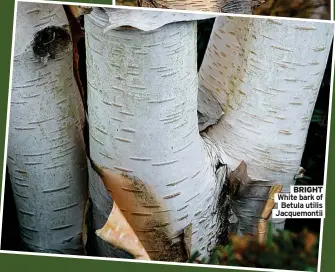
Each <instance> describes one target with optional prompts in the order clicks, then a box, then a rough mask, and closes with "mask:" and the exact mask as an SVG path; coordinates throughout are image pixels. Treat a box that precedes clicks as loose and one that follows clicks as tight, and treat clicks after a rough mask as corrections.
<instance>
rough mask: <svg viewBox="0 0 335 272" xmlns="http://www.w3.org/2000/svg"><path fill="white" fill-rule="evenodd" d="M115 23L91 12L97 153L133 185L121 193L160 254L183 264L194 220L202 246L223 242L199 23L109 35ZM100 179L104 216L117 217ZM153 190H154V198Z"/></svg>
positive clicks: (93, 183) (146, 241)
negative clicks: (200, 111)
mask: <svg viewBox="0 0 335 272" xmlns="http://www.w3.org/2000/svg"><path fill="white" fill-rule="evenodd" d="M139 14H141V13H137V15H139ZM146 16H150V14H149V13H147V14H146ZM128 18H131V16H130V17H128ZM184 19H185V18H184ZM108 24H109V23H108V16H107V15H106V14H104V13H102V12H101V11H98V10H93V12H92V14H90V15H89V16H86V21H85V29H86V48H87V71H88V73H87V74H88V116H89V117H88V118H89V131H90V153H91V154H90V156H91V159H92V160H93V162H94V163H95V164H96V165H98V166H99V167H102V168H104V171H105V172H109V173H113V174H119V175H121V174H124V175H127V178H128V179H129V180H130V181H131V182H128V181H124V182H121V185H120V186H119V188H120V187H122V188H121V189H119V190H118V191H112V196H113V198H114V200H115V201H116V202H117V204H118V206H119V207H120V209H121V210H122V211H123V213H124V215H125V216H126V218H127V220H128V221H129V222H130V224H131V226H132V227H133V228H134V230H135V231H136V233H137V235H138V236H139V238H140V240H141V242H142V244H143V245H144V247H145V248H146V250H147V252H148V253H149V254H150V256H151V258H153V259H159V260H182V259H183V258H184V257H185V256H184V253H183V252H180V249H179V247H181V246H180V245H177V246H176V248H177V249H176V248H174V247H173V246H171V242H175V243H176V242H178V241H180V239H182V236H183V235H182V234H183V233H182V232H183V230H184V229H185V228H186V227H187V226H188V225H189V224H190V223H192V232H193V236H192V248H196V249H199V250H201V251H202V253H205V254H207V253H208V252H207V247H208V248H211V246H210V245H209V244H210V243H211V242H212V245H214V239H215V238H216V228H217V224H216V221H215V218H216V217H215V215H214V214H213V213H212V212H214V211H215V205H216V201H217V198H215V197H213V196H214V194H215V193H216V192H217V191H218V190H217V188H216V185H217V184H216V182H215V175H214V165H213V164H212V163H211V158H210V156H209V155H208V154H207V149H206V146H205V144H204V141H203V140H202V138H201V137H200V135H199V132H198V120H197V91H198V79H197V65H196V51H197V50H196V22H194V21H191V22H181V23H172V24H168V25H165V26H162V27H161V28H158V29H156V30H153V31H149V32H145V31H141V30H137V29H131V30H109V31H107V32H104V29H105V27H106V26H107V25H108ZM94 176H95V178H94ZM123 177H124V176H123ZM116 180H117V179H116V178H115V180H114V181H113V182H114V183H116V182H117V181H116ZM138 180H140V181H138ZM99 182H100V183H101V181H99V177H98V176H97V175H96V174H95V175H94V174H93V176H92V175H91V177H90V188H91V189H90V194H91V197H92V199H93V204H94V205H93V206H94V209H95V210H96V212H95V215H94V216H95V217H97V218H98V217H99V216H101V215H103V214H104V217H105V220H107V216H108V212H106V206H104V204H102V203H103V201H105V200H104V199H107V196H106V195H108V194H106V191H105V192H103V188H102V187H101V185H99ZM135 185H138V186H140V185H141V186H143V188H141V189H139V188H135V189H134V188H133V186H135ZM99 186H100V188H99ZM145 190H146V191H148V190H152V193H153V194H152V195H151V196H150V197H149V196H148V195H149V193H148V194H146V197H144V196H143V195H142V194H144V191H145ZM100 194H102V195H104V196H105V198H100V197H98V195H100ZM107 201H108V200H107ZM109 209H110V208H109ZM99 210H100V212H99ZM107 210H108V208H107ZM173 237H174V238H173ZM181 248H182V247H181ZM175 251H177V252H175Z"/></svg>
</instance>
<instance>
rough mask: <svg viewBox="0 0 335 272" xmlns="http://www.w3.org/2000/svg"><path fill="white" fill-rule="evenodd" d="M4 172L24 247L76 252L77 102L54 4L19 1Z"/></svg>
mask: <svg viewBox="0 0 335 272" xmlns="http://www.w3.org/2000/svg"><path fill="white" fill-rule="evenodd" d="M15 40H16V43H15V47H14V63H13V82H12V95H11V105H10V122H9V136H8V159H7V164H8V172H9V175H10V180H11V185H12V188H13V192H14V197H15V202H16V206H17V209H18V218H19V223H20V230H21V238H22V241H23V244H24V246H25V249H26V250H28V251H41V252H50V253H66V254H83V253H84V250H83V243H82V223H83V215H84V204H85V200H86V197H87V196H86V181H87V174H86V172H87V167H86V156H85V149H84V141H83V137H82V125H83V122H82V121H83V117H84V116H83V115H82V114H83V109H82V107H81V106H82V105H81V102H80V97H79V92H78V89H77V86H76V82H75V79H74V76H73V71H72V62H73V59H72V44H71V35H70V31H69V28H68V21H67V18H66V15H65V12H64V10H63V7H62V6H61V5H51V4H41V3H24V2H19V3H18V7H17V24H16V33H15Z"/></svg>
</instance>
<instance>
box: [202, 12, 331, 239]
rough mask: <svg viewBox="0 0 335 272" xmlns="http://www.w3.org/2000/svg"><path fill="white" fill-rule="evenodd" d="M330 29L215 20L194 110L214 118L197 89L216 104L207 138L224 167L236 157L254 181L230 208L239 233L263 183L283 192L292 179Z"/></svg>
mask: <svg viewBox="0 0 335 272" xmlns="http://www.w3.org/2000/svg"><path fill="white" fill-rule="evenodd" d="M333 31H334V28H333V25H332V24H328V23H316V22H307V21H305V22H301V21H290V20H272V19H252V18H231V17H229V18H228V17H217V19H216V22H215V24H214V27H213V31H212V35H211V38H210V41H209V44H208V48H207V51H206V55H205V57H204V60H203V63H202V66H201V69H200V72H199V78H200V79H199V80H200V82H199V83H200V91H201V92H200V95H199V105H200V107H199V108H200V111H201V112H202V114H203V115H205V116H207V117H208V118H207V119H208V120H213V119H215V118H217V117H220V116H219V115H218V114H217V113H216V114H215V112H210V111H209V108H210V107H211V106H210V105H209V106H208V105H206V104H205V103H204V100H203V97H204V94H205V95H207V96H208V95H211V96H213V97H214V99H215V100H216V101H218V102H219V104H220V105H221V107H222V110H223V111H224V115H223V117H222V118H221V119H220V121H219V122H218V124H217V125H214V126H212V127H210V128H209V129H208V130H207V136H208V137H210V139H212V141H213V142H214V143H215V145H216V146H217V147H218V149H219V150H220V156H221V158H222V160H223V161H224V162H225V163H227V165H228V167H229V168H230V169H232V170H234V169H235V168H236V167H237V166H238V164H239V163H240V161H241V160H244V161H245V162H246V164H247V166H248V174H249V176H250V178H251V179H253V180H254V184H252V186H247V187H244V188H243V190H244V191H243V192H240V193H241V195H240V199H239V200H238V201H235V203H234V207H233V209H234V211H235V213H236V214H237V215H238V217H239V230H240V231H242V232H245V233H255V232H256V226H257V220H258V218H259V215H260V212H261V209H262V207H263V205H264V204H263V201H262V199H264V198H265V197H266V192H267V190H268V189H267V188H268V187H269V186H270V185H271V184H273V183H278V184H283V185H284V187H283V191H284V192H285V191H289V186H290V185H292V184H294V176H295V174H297V172H298V170H299V167H300V162H301V158H302V154H303V151H304V146H305V141H306V136H307V132H308V128H309V124H310V120H311V116H312V112H313V109H314V105H315V102H316V98H317V95H318V91H319V88H320V84H321V81H322V78H323V74H324V70H325V67H326V63H327V59H328V54H329V51H330V45H331V40H332V38H333ZM212 123H213V122H212ZM208 124H210V123H208ZM273 222H274V223H275V224H276V227H277V228H283V226H284V220H279V219H276V220H273Z"/></svg>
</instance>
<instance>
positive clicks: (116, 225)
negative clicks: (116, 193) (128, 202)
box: [96, 202, 150, 260]
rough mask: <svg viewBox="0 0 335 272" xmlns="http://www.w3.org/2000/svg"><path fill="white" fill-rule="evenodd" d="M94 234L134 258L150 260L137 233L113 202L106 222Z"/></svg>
mask: <svg viewBox="0 0 335 272" xmlns="http://www.w3.org/2000/svg"><path fill="white" fill-rule="evenodd" d="M96 234H97V235H98V236H99V237H100V238H101V239H103V240H105V241H106V242H108V243H110V244H111V245H113V246H115V247H118V248H121V249H123V250H126V251H128V252H129V253H131V254H132V255H133V256H134V257H135V259H140V260H150V257H149V255H148V253H147V252H146V250H145V249H144V247H143V246H142V243H141V242H140V240H139V239H138V237H137V235H136V234H135V232H134V231H133V229H132V228H131V226H130V225H129V223H128V221H127V220H126V218H125V217H124V216H123V214H122V212H121V211H120V209H119V207H118V206H117V204H116V203H115V202H114V205H113V209H112V212H111V213H110V215H109V217H108V220H107V222H106V224H105V225H104V226H103V227H102V228H101V229H99V230H97V231H96Z"/></svg>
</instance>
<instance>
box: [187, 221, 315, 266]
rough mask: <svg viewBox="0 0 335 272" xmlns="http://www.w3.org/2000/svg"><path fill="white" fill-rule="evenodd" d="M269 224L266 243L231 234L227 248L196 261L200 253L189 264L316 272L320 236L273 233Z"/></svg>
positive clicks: (286, 231) (255, 238)
mask: <svg viewBox="0 0 335 272" xmlns="http://www.w3.org/2000/svg"><path fill="white" fill-rule="evenodd" d="M272 230H273V227H272V225H271V224H270V223H269V224H268V232H267V238H266V243H265V244H264V245H261V244H259V243H258V239H257V236H236V235H232V236H231V237H230V239H229V243H228V244H227V245H226V246H224V247H221V246H219V247H217V248H216V249H215V250H214V251H213V252H212V255H211V256H210V258H209V259H208V260H201V261H199V260H197V253H195V254H193V256H191V258H190V260H189V262H192V263H195V262H196V263H202V264H215V265H228V266H245V267H258V268H272V269H292V270H303V271H316V270H317V263H318V248H319V242H318V237H317V236H316V235H315V234H313V233H311V232H308V231H307V230H304V231H302V232H301V233H294V232H290V231H288V230H280V231H277V232H276V233H274V232H273V231H272Z"/></svg>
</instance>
